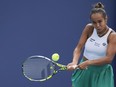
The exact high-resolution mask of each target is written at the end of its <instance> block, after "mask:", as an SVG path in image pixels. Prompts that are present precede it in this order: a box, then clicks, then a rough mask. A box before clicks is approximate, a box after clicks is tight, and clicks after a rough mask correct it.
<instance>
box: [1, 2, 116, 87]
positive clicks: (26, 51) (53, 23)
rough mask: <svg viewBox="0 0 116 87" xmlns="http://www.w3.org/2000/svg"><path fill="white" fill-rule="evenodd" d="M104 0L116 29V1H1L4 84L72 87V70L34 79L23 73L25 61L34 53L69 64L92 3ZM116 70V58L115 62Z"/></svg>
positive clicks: (23, 86) (112, 25)
mask: <svg viewBox="0 0 116 87" xmlns="http://www.w3.org/2000/svg"><path fill="white" fill-rule="evenodd" d="M97 2H102V3H103V4H104V5H105V9H106V12H107V14H108V26H109V27H111V28H113V29H114V30H115V29H116V22H115V19H116V16H115V15H116V10H115V8H116V6H115V1H114V0H0V87H54V86H55V87H71V73H72V72H71V71H68V72H67V71H64V72H62V73H59V74H57V75H56V76H54V77H53V78H52V79H50V80H48V81H46V82H41V83H40V82H31V81H29V80H27V79H26V78H25V77H24V76H23V74H22V68H21V67H22V63H23V61H24V60H25V59H26V58H27V57H29V56H32V55H37V54H38V55H44V56H47V57H49V58H51V55H52V54H53V53H55V52H57V53H59V55H60V60H59V61H58V62H59V63H62V64H68V63H69V62H71V60H72V54H73V50H74V48H75V46H76V44H77V43H78V40H79V38H80V35H81V33H82V31H83V28H84V27H85V25H86V24H87V23H89V22H90V19H89V13H90V10H91V9H92V5H93V4H95V3H97ZM112 65H113V68H114V73H115V72H116V70H115V67H116V57H115V58H114V61H113V63H112Z"/></svg>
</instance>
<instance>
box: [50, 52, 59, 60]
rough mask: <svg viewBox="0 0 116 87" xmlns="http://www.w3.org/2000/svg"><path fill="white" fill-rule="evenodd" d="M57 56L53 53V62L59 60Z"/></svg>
mask: <svg viewBox="0 0 116 87" xmlns="http://www.w3.org/2000/svg"><path fill="white" fill-rule="evenodd" d="M59 57H60V56H59V54H58V53H54V54H52V60H53V61H58V60H59Z"/></svg>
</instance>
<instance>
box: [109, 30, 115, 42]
mask: <svg viewBox="0 0 116 87" xmlns="http://www.w3.org/2000/svg"><path fill="white" fill-rule="evenodd" d="M109 42H115V43H116V32H115V31H112V32H111V33H110V35H109Z"/></svg>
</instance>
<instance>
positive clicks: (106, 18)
mask: <svg viewBox="0 0 116 87" xmlns="http://www.w3.org/2000/svg"><path fill="white" fill-rule="evenodd" d="M107 20H108V16H107V15H106V17H105V21H106V23H107Z"/></svg>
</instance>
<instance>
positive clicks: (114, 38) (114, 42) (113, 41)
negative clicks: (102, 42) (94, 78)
mask: <svg viewBox="0 0 116 87" xmlns="http://www.w3.org/2000/svg"><path fill="white" fill-rule="evenodd" d="M115 54H116V33H111V35H110V37H109V44H108V47H107V53H106V56H105V57H103V58H99V59H95V60H87V61H85V62H83V63H81V64H79V67H80V68H81V69H84V68H86V67H87V66H89V65H103V64H109V63H111V62H112V60H113V58H114V56H115Z"/></svg>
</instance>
